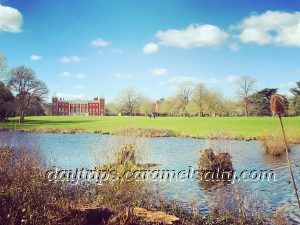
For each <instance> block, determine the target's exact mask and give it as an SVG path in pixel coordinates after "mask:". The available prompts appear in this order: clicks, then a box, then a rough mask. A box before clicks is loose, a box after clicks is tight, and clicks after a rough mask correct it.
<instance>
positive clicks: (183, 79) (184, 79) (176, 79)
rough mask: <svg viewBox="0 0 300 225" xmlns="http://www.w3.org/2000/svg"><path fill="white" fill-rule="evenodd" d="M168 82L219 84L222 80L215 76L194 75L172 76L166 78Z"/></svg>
mask: <svg viewBox="0 0 300 225" xmlns="http://www.w3.org/2000/svg"><path fill="white" fill-rule="evenodd" d="M168 82H170V83H177V84H178V83H184V82H194V83H200V82H201V83H204V84H220V83H222V82H223V81H222V80H221V79H217V78H209V79H201V78H199V77H195V76H173V77H171V78H169V79H168Z"/></svg>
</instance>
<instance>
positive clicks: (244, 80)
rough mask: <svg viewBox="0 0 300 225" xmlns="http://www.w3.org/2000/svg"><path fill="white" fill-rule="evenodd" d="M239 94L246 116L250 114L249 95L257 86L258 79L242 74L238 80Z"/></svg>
mask: <svg viewBox="0 0 300 225" xmlns="http://www.w3.org/2000/svg"><path fill="white" fill-rule="evenodd" d="M236 83H237V88H238V89H237V95H238V98H239V99H240V100H241V101H242V104H243V108H244V111H245V116H248V115H249V107H250V99H249V96H250V95H251V94H252V93H253V91H254V90H255V88H256V80H255V79H253V78H251V77H249V76H242V77H240V79H239V80H237V82H236Z"/></svg>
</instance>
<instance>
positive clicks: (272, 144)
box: [260, 135, 285, 156]
mask: <svg viewBox="0 0 300 225" xmlns="http://www.w3.org/2000/svg"><path fill="white" fill-rule="evenodd" d="M260 141H261V144H262V145H261V146H262V148H263V149H264V150H265V151H266V153H267V154H271V155H274V156H280V155H281V154H282V153H285V143H284V140H283V138H281V137H278V136H274V135H265V136H263V137H261V139H260Z"/></svg>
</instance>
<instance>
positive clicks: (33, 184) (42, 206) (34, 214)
mask: <svg viewBox="0 0 300 225" xmlns="http://www.w3.org/2000/svg"><path fill="white" fill-rule="evenodd" d="M41 162H42V160H41V157H39V156H38V154H37V152H30V151H26V150H22V149H20V150H16V149H12V148H9V147H2V148H1V149H0V170H1V172H0V221H1V223H2V224H59V220H60V219H61V218H63V217H64V216H66V215H68V214H69V213H71V208H72V206H74V205H76V202H77V200H79V196H80V194H77V192H76V188H75V189H72V190H71V191H70V190H69V189H68V188H63V186H62V185H61V184H59V183H49V182H48V180H46V177H45V170H44V169H43V167H42V163H41ZM75 196H76V197H75ZM74 197H75V198H74ZM77 197H78V198H77ZM77 222H78V221H77ZM77 222H76V221H74V220H73V221H72V222H71V223H73V224H77ZM78 223H79V222H78Z"/></svg>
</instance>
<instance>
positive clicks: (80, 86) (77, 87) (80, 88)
mask: <svg viewBox="0 0 300 225" xmlns="http://www.w3.org/2000/svg"><path fill="white" fill-rule="evenodd" d="M75 88H76V89H78V90H83V89H85V87H84V86H83V85H81V84H79V85H76V86H75Z"/></svg>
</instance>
